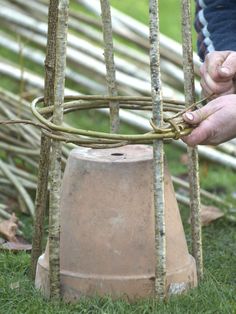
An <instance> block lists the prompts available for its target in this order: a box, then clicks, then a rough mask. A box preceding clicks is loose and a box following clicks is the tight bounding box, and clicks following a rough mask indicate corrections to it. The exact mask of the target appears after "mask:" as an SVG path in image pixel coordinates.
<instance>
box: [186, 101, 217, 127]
mask: <svg viewBox="0 0 236 314" xmlns="http://www.w3.org/2000/svg"><path fill="white" fill-rule="evenodd" d="M208 104H209V103H208ZM208 104H207V105H206V106H204V107H202V108H200V109H197V110H195V111H187V112H185V113H184V114H183V119H184V121H186V122H187V123H189V124H193V125H196V124H199V123H201V122H202V121H203V120H205V119H206V118H207V117H208V116H209V115H211V114H212V113H213V112H214V109H213V107H212V106H209V105H208Z"/></svg>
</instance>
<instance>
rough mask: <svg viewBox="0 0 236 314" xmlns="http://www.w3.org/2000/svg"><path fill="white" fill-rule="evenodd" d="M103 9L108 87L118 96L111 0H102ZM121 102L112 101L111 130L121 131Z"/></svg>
mask: <svg viewBox="0 0 236 314" xmlns="http://www.w3.org/2000/svg"><path fill="white" fill-rule="evenodd" d="M100 3H101V11H102V25H103V39H104V57H105V64H106V71H107V75H106V78H107V87H108V94H109V96H117V94H118V91H117V84H116V69H115V62H114V52H113V40H112V22H111V12H110V4H109V0H100ZM119 125H120V121H119V103H118V102H117V101H111V102H110V131H111V133H118V132H119Z"/></svg>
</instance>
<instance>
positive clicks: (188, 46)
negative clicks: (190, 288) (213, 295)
mask: <svg viewBox="0 0 236 314" xmlns="http://www.w3.org/2000/svg"><path fill="white" fill-rule="evenodd" d="M191 30H192V24H191V8H190V1H189V0H182V38H183V39H182V41H183V71H184V92H185V102H186V106H187V107H188V106H189V105H190V104H192V103H194V101H195V97H194V67H193V50H192V32H191ZM188 157H189V183H190V209H191V229H192V251H193V255H194V258H195V260H196V265H197V276H198V279H199V280H200V279H202V277H203V262H202V234H201V218H200V211H201V202H200V186H199V166H198V152H197V148H191V147H188Z"/></svg>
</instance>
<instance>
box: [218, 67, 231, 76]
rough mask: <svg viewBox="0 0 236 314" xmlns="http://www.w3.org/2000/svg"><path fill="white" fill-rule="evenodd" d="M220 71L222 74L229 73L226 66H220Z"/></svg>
mask: <svg viewBox="0 0 236 314" xmlns="http://www.w3.org/2000/svg"><path fill="white" fill-rule="evenodd" d="M220 71H221V72H222V73H223V74H226V75H231V71H230V69H229V68H227V67H221V68H220Z"/></svg>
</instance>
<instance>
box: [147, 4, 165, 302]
mask: <svg viewBox="0 0 236 314" xmlns="http://www.w3.org/2000/svg"><path fill="white" fill-rule="evenodd" d="M158 9H159V8H158V0H150V1H149V12H150V66H151V82H152V100H153V122H154V123H155V124H156V126H157V127H159V128H161V127H162V125H163V103H162V92H161V74H160V46H159V32H160V29H159V10H158ZM153 159H154V169H153V170H154V209H155V251H156V267H155V292H156V296H157V297H158V298H159V299H160V300H162V299H164V298H165V294H166V234H165V197H164V150H163V141H162V140H154V141H153Z"/></svg>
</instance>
